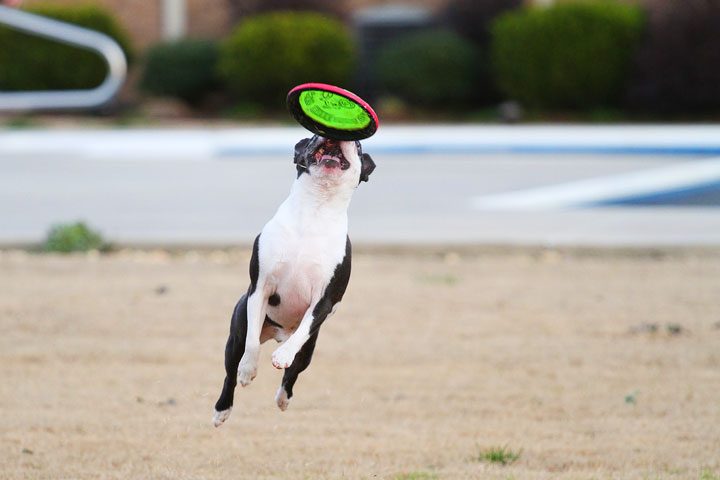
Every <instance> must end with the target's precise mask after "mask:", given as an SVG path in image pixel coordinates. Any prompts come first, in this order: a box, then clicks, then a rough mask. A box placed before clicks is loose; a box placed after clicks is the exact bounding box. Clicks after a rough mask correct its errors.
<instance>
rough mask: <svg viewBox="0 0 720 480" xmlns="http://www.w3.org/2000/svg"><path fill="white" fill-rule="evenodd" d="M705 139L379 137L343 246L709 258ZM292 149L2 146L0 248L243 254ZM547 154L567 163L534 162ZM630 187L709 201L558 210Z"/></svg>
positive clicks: (25, 139) (687, 135) (290, 137)
mask: <svg viewBox="0 0 720 480" xmlns="http://www.w3.org/2000/svg"><path fill="white" fill-rule="evenodd" d="M719 132H720V130H718V129H717V128H715V127H693V128H689V127H677V128H671V127H667V128H665V127H659V128H635V127H627V128H587V127H547V128H544V127H518V128H503V127H496V128H494V127H462V128H456V129H448V128H445V129H443V128H436V129H427V128H425V129H423V128H420V127H417V128H415V127H406V128H401V127H387V128H386V129H385V130H383V135H378V136H376V137H373V138H372V139H370V140H368V141H367V142H366V151H368V152H370V153H371V154H374V158H375V161H376V163H377V165H378V168H377V170H376V172H375V173H374V174H373V176H372V179H371V182H370V183H368V184H363V185H361V187H360V189H359V191H358V193H357V195H356V197H355V198H354V200H353V205H352V207H351V235H352V237H353V238H354V239H355V240H356V241H362V242H372V243H414V244H422V243H518V244H582V245H588V244H590V245H717V244H720V215H718V213H720V210H718V203H720V196H718V195H717V191H718V190H720V162H719V161H718V160H712V155H714V150H713V149H715V148H718V149H720V143H719V142H718V138H720V135H716V134H718V133H719ZM303 134H304V133H303V131H302V130H301V129H292V128H287V129H247V128H246V129H238V130H227V131H224V130H220V131H218V130H188V131H175V130H170V131H167V130H166V131H162V130H160V131H144V130H140V131H129V132H123V131H118V130H114V131H96V132H88V131H48V132H44V131H28V132H22V131H21V132H8V131H6V132H0V219H1V223H0V244H8V243H14V242H35V241H39V240H40V239H41V238H42V237H43V235H44V233H45V231H46V230H47V228H48V227H49V226H50V225H51V224H53V223H55V222H66V221H72V220H75V219H83V220H86V221H88V222H89V223H90V224H92V225H93V226H95V227H97V228H100V229H101V230H102V231H103V233H104V234H105V235H106V236H107V237H108V238H109V239H111V240H112V241H116V242H130V243H162V244H166V243H181V244H182V243H196V242H200V243H210V244H213V243H214V244H238V243H247V242H250V241H251V240H252V238H253V237H254V235H255V234H256V233H257V232H258V231H259V230H260V228H261V227H262V225H263V223H264V222H265V221H266V220H267V219H268V218H269V216H270V215H272V213H273V212H274V210H275V208H276V207H277V205H278V204H279V203H280V202H281V201H282V199H283V198H284V197H285V195H286V193H287V191H288V189H289V186H290V183H291V182H292V180H293V175H294V170H293V166H292V160H291V157H290V155H291V151H292V146H293V145H294V141H295V140H296V139H297V138H300V136H302V135H303ZM423 135H424V136H423ZM442 142H444V143H442ZM553 142H554V143H553ZM563 142H564V143H563ZM633 142H634V143H633ZM713 142H714V143H713ZM716 144H717V145H716ZM553 145H554V146H553ZM453 147H457V148H453ZM680 147H682V148H680ZM439 148H445V149H447V150H448V151H449V152H453V153H448V154H440V153H435V152H436V151H437V150H438V149H439ZM548 148H551V149H552V148H555V149H557V150H558V151H564V152H565V153H558V152H556V153H553V154H550V153H544V154H543V153H540V152H542V151H543V149H548ZM638 149H640V151H642V152H643V153H644V154H642V155H639V154H637V153H638V152H637V150H638ZM524 150H528V151H527V152H525V153H521V152H523V151H524ZM605 150H607V151H613V152H614V153H613V154H608V153H607V152H605V153H603V152H604V151H605ZM413 151H416V152H417V153H412V152H413ZM498 151H505V153H498ZM719 151H720V150H719ZM403 152H404V153H403ZM493 152H494V153H493ZM508 152H509V153H508ZM651 152H656V154H655V155H651V154H650V153H651ZM691 152H694V154H693V155H690V153H691ZM685 167H687V168H685ZM685 170H687V172H685ZM637 172H641V174H640V175H639V177H640V183H643V182H645V180H646V179H647V182H645V183H647V185H645V187H647V188H650V191H652V189H660V190H662V189H663V188H664V189H665V190H667V189H668V188H670V187H669V186H668V183H667V182H670V183H671V184H674V185H675V186H674V187H673V188H676V189H677V188H680V189H683V188H695V187H698V186H699V187H702V188H706V189H707V188H710V191H709V192H704V193H703V195H704V196H698V197H696V198H695V199H694V200H693V199H691V200H690V201H686V200H683V201H677V202H676V203H675V204H672V202H670V204H669V205H659V206H653V207H647V206H642V205H618V206H614V207H610V206H605V207H602V208H599V207H597V205H596V207H595V208H580V209H578V208H568V207H571V206H572V205H570V204H569V203H568V204H567V205H559V206H558V204H557V201H556V200H557V199H558V198H560V199H563V198H564V199H567V198H568V195H570V197H573V195H575V197H573V198H575V200H577V194H578V192H579V193H580V196H581V197H582V196H583V195H584V192H585V191H587V190H588V188H589V187H588V184H587V181H591V183H593V182H594V183H593V185H592V188H594V189H595V190H594V192H595V193H594V194H595V197H593V198H595V200H597V194H598V191H599V192H600V193H599V194H600V196H601V197H602V195H606V197H607V193H608V192H611V193H612V192H616V191H622V192H625V193H626V194H627V192H628V188H630V193H631V194H632V189H633V188H635V189H637V188H638V186H637V185H636V184H637V178H635V180H633V178H634V177H638V175H636V173H637ZM629 177H632V178H629ZM680 177H682V178H680ZM705 177H707V178H708V181H713V182H715V183H714V184H713V183H711V184H709V185H708V184H707V182H705V183H703V178H705ZM578 182H580V183H578ZM683 182H685V183H683ZM688 182H690V183H688ZM598 184H599V185H598ZM623 185H624V186H623ZM628 185H629V187H628ZM618 186H619V187H618ZM616 187H618V188H619V190H618V188H616ZM647 188H646V190H647ZM713 188H714V190H713ZM538 189H539V190H538ZM640 190H642V188H641V189H640ZM568 192H570V193H568ZM508 193H510V194H511V195H510V197H509V199H508V195H507V194H508ZM498 195H500V196H499V197H498ZM538 195H540V200H541V201H536V200H535V199H536V198H539V197H538ZM528 198H529V199H531V201H530V202H528ZM602 198H604V199H605V201H604V202H603V201H601V202H599V204H605V205H607V204H608V203H609V204H612V203H613V202H612V200H613V198H612V195H611V196H610V197H607V198H605V197H602ZM698 199H700V200H698ZM518 202H519V203H518ZM523 202H524V203H523ZM553 202H555V203H553ZM566 203H567V202H566ZM693 203H696V204H693ZM698 203H699V204H698ZM518 204H519V205H521V207H522V208H507V206H508V205H515V206H517V205H518ZM543 205H544V206H545V207H543V208H539V207H540V206H543Z"/></svg>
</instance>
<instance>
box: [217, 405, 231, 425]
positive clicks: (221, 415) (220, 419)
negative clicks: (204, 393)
mask: <svg viewBox="0 0 720 480" xmlns="http://www.w3.org/2000/svg"><path fill="white" fill-rule="evenodd" d="M231 412H232V407H230V408H228V409H227V410H223V411H222V412H218V411H217V410H215V415H213V425H215V428H217V427H219V426H220V425H222V424H223V423H225V420H227V419H228V418H230V413H231Z"/></svg>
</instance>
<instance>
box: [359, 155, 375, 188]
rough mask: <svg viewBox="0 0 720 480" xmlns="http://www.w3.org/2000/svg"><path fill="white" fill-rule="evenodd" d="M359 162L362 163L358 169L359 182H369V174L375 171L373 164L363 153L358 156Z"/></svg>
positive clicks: (368, 156)
mask: <svg viewBox="0 0 720 480" xmlns="http://www.w3.org/2000/svg"><path fill="white" fill-rule="evenodd" d="M360 160H361V161H362V167H361V169H360V181H361V182H367V181H368V180H370V174H371V173H372V172H373V170H375V162H373V159H372V157H370V155H368V154H367V153H363V154H362V155H361V156H360Z"/></svg>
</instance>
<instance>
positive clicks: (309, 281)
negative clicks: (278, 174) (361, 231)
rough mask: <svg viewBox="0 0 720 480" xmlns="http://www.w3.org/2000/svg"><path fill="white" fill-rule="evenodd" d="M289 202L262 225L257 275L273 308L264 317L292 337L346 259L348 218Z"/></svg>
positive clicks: (342, 213) (330, 210) (343, 212)
mask: <svg viewBox="0 0 720 480" xmlns="http://www.w3.org/2000/svg"><path fill="white" fill-rule="evenodd" d="M296 200H297V197H293V196H291V197H290V198H288V199H287V200H286V202H285V203H283V205H282V206H281V207H280V208H279V209H278V212H277V213H276V214H275V216H274V217H273V218H272V219H271V220H270V221H269V222H268V223H267V225H265V228H264V229H263V232H262V235H261V237H260V270H261V272H264V273H265V275H266V279H267V283H266V285H267V288H268V289H269V290H270V291H269V292H267V293H268V294H276V295H277V298H278V299H279V304H278V305H274V306H273V305H270V306H269V307H268V311H267V314H268V316H269V317H270V318H271V319H272V320H273V321H274V322H276V323H279V324H280V325H282V326H283V327H284V328H285V329H287V330H289V331H292V330H294V329H295V328H296V327H297V325H298V324H299V322H300V320H302V318H303V315H305V312H306V311H307V310H308V308H309V307H310V305H311V304H312V303H313V300H317V299H318V298H320V296H322V294H323V291H324V289H325V287H326V286H327V285H328V283H329V282H330V279H331V278H332V276H333V274H334V272H335V268H336V267H337V265H338V264H339V263H341V262H342V259H343V257H344V256H345V246H346V241H347V213H346V211H345V210H340V211H338V210H336V209H332V208H329V209H323V208H314V209H312V210H311V209H310V208H309V207H308V206H307V205H302V204H300V203H298V202H297V201H296Z"/></svg>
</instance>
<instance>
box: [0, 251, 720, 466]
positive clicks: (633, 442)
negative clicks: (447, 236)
mask: <svg viewBox="0 0 720 480" xmlns="http://www.w3.org/2000/svg"><path fill="white" fill-rule="evenodd" d="M248 257H249V255H248V252H247V251H244V250H234V251H213V252H202V253H197V252H181V253H166V252H161V251H157V252H154V251H123V252H119V253H115V254H112V255H107V256H98V255H93V254H89V255H81V256H71V257H59V256H47V255H34V254H28V253H25V252H14V251H5V252H0V379H1V381H0V478H2V479H3V480H5V479H223V480H226V479H230V478H237V479H340V478H348V479H366V478H368V479H371V478H381V479H403V480H411V479H414V480H428V479H471V478H477V479H503V480H504V479H517V480H520V479H588V480H589V479H651V480H655V479H697V480H700V479H702V480H717V479H720V252H716V251H683V252H670V253H665V254H662V253H657V252H655V254H646V253H638V252H635V253H633V252H619V251H595V252H578V251H574V252H556V251H539V250H477V251H474V252H460V253H429V252H419V251H403V250H397V251H392V252H389V251H384V252H383V251H379V252H369V251H368V252H365V253H360V254H358V255H356V258H355V263H354V265H353V269H354V273H353V277H352V279H351V282H350V287H349V290H348V293H347V295H346V297H345V301H344V302H343V304H342V305H341V306H340V308H339V310H338V313H337V314H336V315H335V316H334V317H333V318H332V319H330V320H329V321H328V322H327V323H326V324H325V326H324V327H323V330H322V332H321V334H320V339H319V342H318V349H317V351H316V355H315V358H314V361H313V363H312V365H311V366H310V368H309V370H308V371H307V372H305V373H304V374H303V375H302V376H301V377H300V380H299V381H298V384H297V386H296V388H295V397H294V398H293V400H292V402H291V404H290V408H289V409H288V411H287V412H280V411H279V410H278V409H277V407H276V406H275V404H274V401H273V397H274V393H275V390H276V388H277V385H278V383H279V381H280V376H281V374H280V372H278V371H276V370H275V369H273V368H272V365H271V364H270V353H271V352H272V349H273V348H274V343H273V344H270V343H268V344H266V345H265V347H264V349H263V355H262V357H261V364H260V371H259V375H258V377H257V379H256V380H255V382H254V383H253V384H252V385H251V386H249V387H247V388H245V389H241V388H240V387H238V393H237V395H236V403H235V405H236V406H235V410H234V412H233V415H232V416H231V418H230V419H229V421H228V422H227V423H226V424H225V425H223V426H222V427H221V428H219V429H215V428H213V427H212V425H211V416H212V407H213V404H214V402H215V400H216V398H217V395H218V394H219V391H220V386H221V382H222V379H223V368H222V355H223V348H224V343H225V339H226V333H227V328H228V322H229V314H230V311H231V309H232V307H233V306H234V303H235V301H236V300H237V298H238V297H239V295H240V294H241V293H242V292H243V291H244V290H245V288H246V287H247V261H248Z"/></svg>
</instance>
